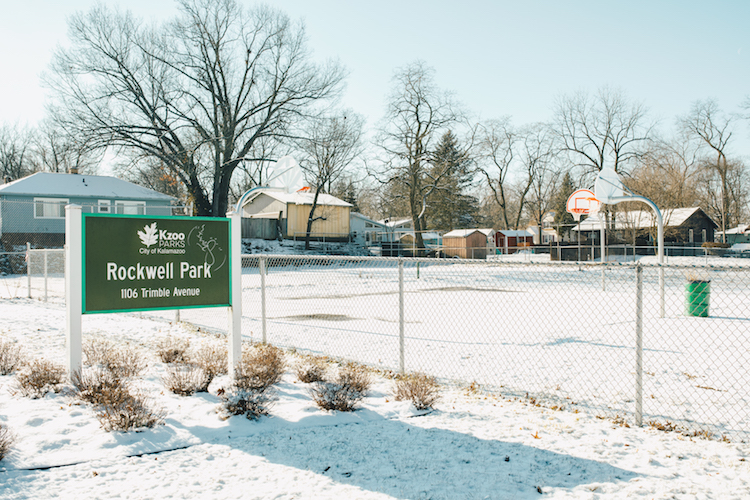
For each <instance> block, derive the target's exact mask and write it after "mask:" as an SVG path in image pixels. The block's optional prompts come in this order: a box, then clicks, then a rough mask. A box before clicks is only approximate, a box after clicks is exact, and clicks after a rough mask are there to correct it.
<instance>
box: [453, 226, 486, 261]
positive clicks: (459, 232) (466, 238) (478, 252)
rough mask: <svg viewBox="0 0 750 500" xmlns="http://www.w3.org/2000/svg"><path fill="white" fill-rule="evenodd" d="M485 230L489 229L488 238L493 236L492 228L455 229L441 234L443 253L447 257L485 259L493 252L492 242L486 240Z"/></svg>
mask: <svg viewBox="0 0 750 500" xmlns="http://www.w3.org/2000/svg"><path fill="white" fill-rule="evenodd" d="M487 231H491V234H490V238H494V230H492V229H490V230H484V229H455V230H453V231H450V232H448V233H445V234H444V235H443V253H444V254H445V255H446V256H447V257H460V258H462V259H486V258H487V255H489V254H491V253H494V248H493V247H494V244H493V241H492V240H490V241H489V242H488V234H487Z"/></svg>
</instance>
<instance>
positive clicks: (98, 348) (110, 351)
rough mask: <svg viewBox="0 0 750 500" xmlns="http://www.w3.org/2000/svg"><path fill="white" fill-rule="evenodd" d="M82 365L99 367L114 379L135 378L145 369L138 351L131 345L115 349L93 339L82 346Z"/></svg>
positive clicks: (100, 340) (106, 343)
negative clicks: (108, 372) (113, 376)
mask: <svg viewBox="0 0 750 500" xmlns="http://www.w3.org/2000/svg"><path fill="white" fill-rule="evenodd" d="M83 355H84V364H87V365H89V366H97V365H99V366H101V367H102V368H104V369H105V370H108V371H110V372H112V373H113V374H114V375H115V376H116V377H118V378H121V377H136V376H138V375H140V374H141V373H143V370H145V369H146V362H145V361H144V359H143V356H141V353H140V352H139V350H138V349H136V348H134V347H133V346H131V345H123V346H118V347H115V346H114V345H113V344H112V343H111V342H108V341H106V340H103V339H93V340H90V341H88V342H85V343H84V345H83Z"/></svg>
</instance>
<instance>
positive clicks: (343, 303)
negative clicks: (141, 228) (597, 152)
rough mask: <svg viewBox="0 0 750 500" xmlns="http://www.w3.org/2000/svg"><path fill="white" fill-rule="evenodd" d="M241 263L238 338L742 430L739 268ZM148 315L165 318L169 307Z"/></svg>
mask: <svg viewBox="0 0 750 500" xmlns="http://www.w3.org/2000/svg"><path fill="white" fill-rule="evenodd" d="M38 258H40V257H37V256H33V257H32V263H35V262H37V259H38ZM48 258H49V256H48ZM714 261H718V262H722V259H718V258H714ZM242 262H243V264H242V265H243V269H242V290H243V292H242V296H243V304H242V308H243V314H242V332H243V336H244V337H245V338H246V339H250V340H253V341H266V342H269V343H271V344H274V345H277V346H280V347H287V348H294V349H297V350H301V351H305V352H309V353H314V354H319V355H325V356H331V357H335V358H343V359H347V360H352V361H357V362H360V363H365V364H368V365H370V366H373V367H377V368H380V369H384V370H392V371H402V370H403V371H407V372H413V371H421V372H425V373H428V374H431V375H435V376H437V377H439V378H441V379H444V380H451V381H460V382H464V383H470V382H476V383H477V384H480V385H481V386H483V387H485V388H487V389H490V390H494V391H499V392H500V393H502V394H504V395H508V396H519V397H529V398H531V399H533V400H535V401H539V402H543V403H544V404H545V405H548V406H557V407H564V408H566V409H569V410H576V409H577V410H580V411H587V412H591V413H594V414H596V415H601V416H606V417H612V418H618V417H619V418H621V419H623V420H624V421H625V422H628V423H629V424H631V425H633V424H638V423H643V424H645V425H648V424H650V423H653V424H654V425H657V426H660V427H661V426H663V427H665V428H672V427H674V428H678V429H684V430H686V431H688V432H695V433H711V434H712V435H713V436H714V437H722V436H727V437H728V438H730V439H732V440H736V439H742V440H747V439H748V437H750V373H749V372H748V371H749V368H748V367H750V309H749V307H748V304H750V267H730V266H678V265H674V264H670V265H667V266H658V265H643V264H637V263H636V264H632V263H628V264H607V265H606V266H602V265H601V264H593V263H592V264H582V263H550V262H547V263H538V262H530V261H523V260H521V259H519V260H517V261H510V262H502V261H497V262H493V261H478V260H477V261H469V260H463V259H404V258H378V257H332V256H266V255H245V256H243V259H242ZM47 265H48V273H49V265H50V264H49V263H48V264H47ZM39 266H40V264H38V263H35V264H34V265H32V270H33V269H39V268H40V267H39ZM48 280H51V281H55V280H56V283H58V284H57V285H54V286H53V285H49V286H48V288H47V290H55V292H52V291H50V292H49V293H55V294H57V293H64V292H63V290H64V287H63V286H61V285H59V282H60V281H64V280H62V279H61V278H60V277H59V275H55V277H53V278H49V277H48ZM36 290H41V288H38V287H37V286H34V288H33V291H34V293H35V294H36V293H39V292H37V291H36ZM150 314H151V315H153V316H158V317H161V318H164V319H168V320H173V319H175V312H173V311H156V312H153V313H150ZM227 316H228V315H227V313H226V311H225V310H221V309H215V308H214V309H191V310H183V311H181V312H180V319H181V320H182V321H188V322H190V323H193V324H195V325H197V326H201V327H206V328H211V329H215V330H223V331H226V328H227V322H228V317H227Z"/></svg>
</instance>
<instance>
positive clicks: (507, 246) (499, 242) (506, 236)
mask: <svg viewBox="0 0 750 500" xmlns="http://www.w3.org/2000/svg"><path fill="white" fill-rule="evenodd" d="M533 244H534V235H533V234H532V233H530V232H528V231H525V230H523V229H500V230H498V231H497V232H496V233H495V246H496V247H497V248H498V250H499V251H500V252H502V253H504V254H510V253H516V252H517V251H518V250H519V249H520V248H524V247H530V246H532V245H533Z"/></svg>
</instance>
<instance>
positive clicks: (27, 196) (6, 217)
mask: <svg viewBox="0 0 750 500" xmlns="http://www.w3.org/2000/svg"><path fill="white" fill-rule="evenodd" d="M174 202H175V198H174V197H172V196H168V195H166V194H162V193H159V192H157V191H154V190H152V189H148V188H145V187H143V186H138V185H137V184H133V183H130V182H127V181H124V180H122V179H118V178H116V177H110V176H104V175H79V174H62V173H51V172H37V173H35V174H32V175H29V176H28V177H24V178H22V179H18V180H15V181H12V182H9V183H7V184H3V185H2V186H0V243H1V244H2V247H3V248H4V249H5V250H6V251H10V250H11V249H12V248H14V247H15V248H18V247H19V246H25V245H26V243H27V242H28V243H31V244H32V245H33V246H35V247H45V248H51V247H61V246H63V244H64V243H65V205H69V204H75V205H80V206H81V209H82V211H83V212H84V213H106V214H133V215H172V206H173V204H174Z"/></svg>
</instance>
